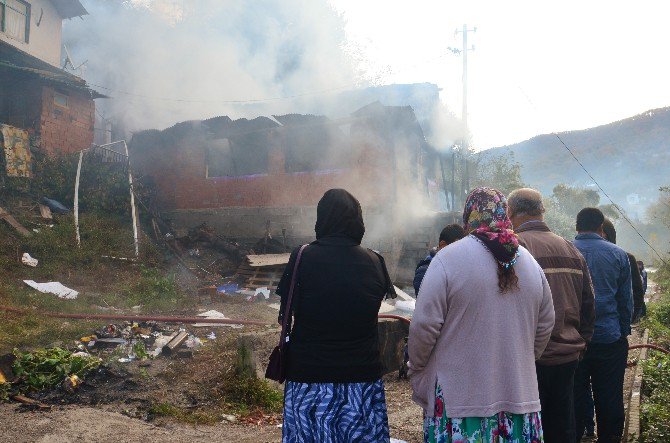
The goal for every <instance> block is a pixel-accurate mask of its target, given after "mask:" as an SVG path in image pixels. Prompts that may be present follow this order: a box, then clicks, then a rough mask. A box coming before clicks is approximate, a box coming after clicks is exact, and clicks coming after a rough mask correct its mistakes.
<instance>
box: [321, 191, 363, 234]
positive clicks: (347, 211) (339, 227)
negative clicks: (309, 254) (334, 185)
mask: <svg viewBox="0 0 670 443" xmlns="http://www.w3.org/2000/svg"><path fill="white" fill-rule="evenodd" d="M314 230H315V231H316V239H317V240H319V239H321V238H323V237H329V236H345V237H348V238H350V239H352V240H354V241H355V242H356V243H357V244H360V243H361V241H362V240H363V234H365V225H364V224H363V211H362V210H361V204H360V203H359V202H358V200H356V197H354V196H353V195H351V194H350V193H349V192H347V191H345V190H344V189H331V190H329V191H326V193H325V194H323V197H321V200H320V201H319V205H318V206H317V207H316V225H315V226H314Z"/></svg>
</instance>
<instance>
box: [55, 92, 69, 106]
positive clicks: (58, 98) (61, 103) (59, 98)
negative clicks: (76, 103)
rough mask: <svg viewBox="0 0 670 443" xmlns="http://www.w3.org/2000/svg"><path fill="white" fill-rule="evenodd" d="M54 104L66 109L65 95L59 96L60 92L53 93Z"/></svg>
mask: <svg viewBox="0 0 670 443" xmlns="http://www.w3.org/2000/svg"><path fill="white" fill-rule="evenodd" d="M54 104H55V105H56V106H61V107H63V108H67V95H65V94H61V93H60V92H55V93H54Z"/></svg>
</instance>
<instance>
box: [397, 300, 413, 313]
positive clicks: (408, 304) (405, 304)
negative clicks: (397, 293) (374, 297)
mask: <svg viewBox="0 0 670 443" xmlns="http://www.w3.org/2000/svg"><path fill="white" fill-rule="evenodd" d="M415 306H416V300H408V301H405V300H398V301H397V302H395V308H396V309H397V310H399V311H403V312H409V313H414V308H415Z"/></svg>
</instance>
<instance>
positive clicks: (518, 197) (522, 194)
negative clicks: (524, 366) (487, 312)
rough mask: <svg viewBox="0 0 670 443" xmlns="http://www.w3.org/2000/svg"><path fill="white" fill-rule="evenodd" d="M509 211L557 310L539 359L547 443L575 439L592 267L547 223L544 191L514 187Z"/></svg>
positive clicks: (590, 318) (589, 325) (590, 321)
mask: <svg viewBox="0 0 670 443" xmlns="http://www.w3.org/2000/svg"><path fill="white" fill-rule="evenodd" d="M508 212H509V217H510V219H511V220H512V224H513V225H514V231H515V232H516V233H517V234H518V236H519V243H520V244H521V245H523V246H524V247H525V248H526V249H528V250H529V251H530V253H531V254H532V255H533V257H534V258H535V260H537V262H538V263H539V264H540V266H541V267H542V269H543V270H544V273H545V275H546V277H547V281H548V282H549V287H550V288H551V294H552V297H553V301H554V310H555V313H556V322H555V324H554V329H553V331H552V333H551V339H550V340H549V344H548V345H547V347H546V349H545V351H544V353H543V354H542V357H540V359H539V360H538V361H537V362H536V370H537V382H538V388H539V391H540V402H541V404H542V427H543V428H544V438H545V441H546V442H547V443H552V442H560V443H564V442H574V441H575V439H576V436H575V411H574V400H573V398H574V397H573V383H574V375H575V369H576V368H577V364H578V362H579V359H580V356H581V355H582V353H583V352H584V351H585V349H586V345H587V344H588V342H589V341H590V340H591V335H592V334H593V322H594V318H595V314H594V304H595V301H594V295H593V286H592V285H591V277H590V275H589V270H588V267H587V265H586V261H585V260H584V257H583V256H582V254H581V253H580V252H579V251H578V250H577V248H576V247H575V246H574V245H573V244H572V243H571V242H569V241H567V240H565V239H563V238H561V237H559V236H558V235H556V234H554V233H552V232H551V231H550V230H549V228H548V227H547V225H546V223H545V222H544V205H543V204H542V194H540V193H539V192H538V191H536V190H534V189H528V188H524V189H517V190H516V191H513V192H512V193H511V194H510V195H509V197H508Z"/></svg>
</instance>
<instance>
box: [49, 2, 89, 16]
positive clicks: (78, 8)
mask: <svg viewBox="0 0 670 443" xmlns="http://www.w3.org/2000/svg"><path fill="white" fill-rule="evenodd" d="M51 3H53V5H54V7H55V8H56V11H58V15H60V16H61V17H63V18H73V17H81V16H82V15H88V11H87V10H86V8H84V5H82V4H81V2H80V1H79V0H51Z"/></svg>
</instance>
